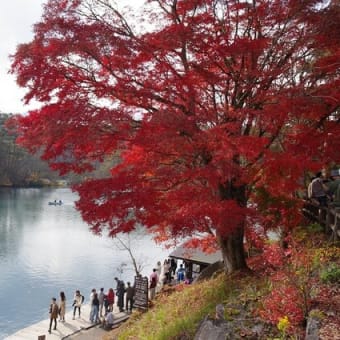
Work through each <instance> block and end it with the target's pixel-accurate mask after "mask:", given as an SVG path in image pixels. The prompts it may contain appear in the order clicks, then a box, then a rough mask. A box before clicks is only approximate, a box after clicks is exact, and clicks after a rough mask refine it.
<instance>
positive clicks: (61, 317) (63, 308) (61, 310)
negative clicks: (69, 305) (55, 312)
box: [59, 292, 66, 322]
mask: <svg viewBox="0 0 340 340" xmlns="http://www.w3.org/2000/svg"><path fill="white" fill-rule="evenodd" d="M65 313H66V296H65V293H64V292H60V302H59V321H62V322H65Z"/></svg>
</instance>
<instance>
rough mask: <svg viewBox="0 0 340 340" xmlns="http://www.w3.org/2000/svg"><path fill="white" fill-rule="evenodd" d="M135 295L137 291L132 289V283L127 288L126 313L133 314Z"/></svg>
mask: <svg viewBox="0 0 340 340" xmlns="http://www.w3.org/2000/svg"><path fill="white" fill-rule="evenodd" d="M134 295H135V289H134V287H131V283H130V282H128V283H127V288H126V303H125V307H126V311H127V312H129V313H132V308H133V297H134Z"/></svg>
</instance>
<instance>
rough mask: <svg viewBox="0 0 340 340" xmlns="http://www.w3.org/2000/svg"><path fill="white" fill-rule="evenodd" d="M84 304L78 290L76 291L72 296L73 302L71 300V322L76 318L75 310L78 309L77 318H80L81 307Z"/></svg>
mask: <svg viewBox="0 0 340 340" xmlns="http://www.w3.org/2000/svg"><path fill="white" fill-rule="evenodd" d="M83 302H84V297H83V296H82V295H81V294H80V291H79V290H76V293H75V294H74V300H73V304H72V306H73V320H74V319H75V317H76V310H77V309H78V316H79V318H80V313H81V311H80V310H81V305H82V303H83Z"/></svg>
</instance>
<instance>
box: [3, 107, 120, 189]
mask: <svg viewBox="0 0 340 340" xmlns="http://www.w3.org/2000/svg"><path fill="white" fill-rule="evenodd" d="M10 117H11V115H10V114H4V113H0V186H13V187H41V186H56V185H69V184H73V183H77V182H79V181H80V180H83V179H84V178H86V177H97V178H100V177H104V176H106V175H107V174H108V172H109V169H110V167H111V166H112V165H113V164H114V163H117V162H119V157H118V156H114V157H111V158H110V159H108V160H106V161H105V162H103V163H101V164H98V167H97V169H96V170H95V171H94V172H93V173H91V174H83V175H76V174H70V175H67V176H62V177H61V176H59V174H58V173H57V172H55V171H52V170H51V169H50V168H49V166H48V164H47V163H46V162H44V161H42V160H41V159H40V158H39V156H38V155H32V154H30V153H29V152H27V151H26V150H25V149H24V148H22V147H20V146H18V145H17V144H16V143H15V139H16V136H15V135H11V134H9V133H8V131H7V130H6V128H5V123H6V120H7V119H8V118H10Z"/></svg>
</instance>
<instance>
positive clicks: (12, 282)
mask: <svg viewBox="0 0 340 340" xmlns="http://www.w3.org/2000/svg"><path fill="white" fill-rule="evenodd" d="M55 199H57V200H59V199H62V201H63V203H64V204H63V205H61V206H51V205H48V202H49V201H54V200H55ZM76 199H77V197H76V195H75V194H74V193H72V192H71V191H70V190H68V189H0V273H1V275H0V301H1V304H0V339H3V338H4V337H5V336H6V335H9V334H12V333H13V332H15V331H16V330H18V329H20V328H23V327H25V326H27V325H30V324H32V323H34V322H37V321H40V320H41V319H44V318H47V317H48V310H47V306H48V304H49V301H50V298H51V297H52V296H56V295H58V294H59V292H60V291H61V290H64V291H65V292H66V295H67V297H68V298H69V299H70V298H71V296H72V295H73V292H74V290H75V289H80V290H81V291H82V292H84V295H85V296H86V297H87V296H88V295H89V293H90V290H91V288H93V287H96V288H100V287H102V286H104V287H105V289H107V288H108V287H111V286H113V287H115V285H114V283H113V277H114V276H118V275H119V272H118V271H117V270H118V268H119V267H120V265H121V263H123V262H124V263H130V259H129V257H128V255H127V253H126V252H122V251H120V250H118V249H117V247H115V246H114V245H113V241H112V240H111V239H109V238H107V237H98V236H94V235H93V234H92V233H90V232H89V229H88V226H87V225H86V224H85V223H84V222H83V221H82V220H81V218H80V216H79V213H78V212H77V211H76V210H75V208H74V201H75V200H76ZM134 245H135V246H136V248H135V249H134V251H135V255H136V257H137V258H139V259H141V258H143V264H144V272H143V274H144V275H148V274H149V273H150V272H151V269H152V267H153V266H154V265H155V263H156V262H157V260H161V261H162V260H163V258H165V257H166V256H167V254H168V253H169V251H166V250H163V249H162V248H161V247H157V246H156V245H155V244H154V243H153V241H151V238H150V237H149V236H147V235H145V233H144V234H143V236H142V237H140V236H139V237H138V238H137V237H136V242H135V244H134ZM133 275H134V273H133V270H132V267H131V266H130V267H129V268H127V267H124V272H123V273H122V278H123V279H124V280H133ZM23 306H25V307H24V308H23ZM68 307H69V308H70V303H69V306H68Z"/></svg>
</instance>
